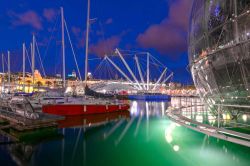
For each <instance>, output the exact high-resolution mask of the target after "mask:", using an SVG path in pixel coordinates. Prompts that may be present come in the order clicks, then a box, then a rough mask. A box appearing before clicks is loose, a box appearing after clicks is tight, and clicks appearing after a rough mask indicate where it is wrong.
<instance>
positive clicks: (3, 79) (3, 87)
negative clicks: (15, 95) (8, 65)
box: [2, 54, 5, 92]
mask: <svg viewBox="0 0 250 166" xmlns="http://www.w3.org/2000/svg"><path fill="white" fill-rule="evenodd" d="M2 69H3V78H2V92H4V89H5V86H4V82H5V73H4V72H5V71H4V54H2Z"/></svg>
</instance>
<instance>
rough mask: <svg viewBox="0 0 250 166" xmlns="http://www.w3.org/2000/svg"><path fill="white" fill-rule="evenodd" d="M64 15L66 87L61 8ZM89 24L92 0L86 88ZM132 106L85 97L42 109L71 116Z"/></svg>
mask: <svg viewBox="0 0 250 166" xmlns="http://www.w3.org/2000/svg"><path fill="white" fill-rule="evenodd" d="M61 17H62V53H63V66H64V67H63V80H64V84H63V85H64V87H65V50H64V28H63V26H64V14H63V8H61ZM89 25H90V0H88V13H87V32H86V33H87V34H86V48H85V85H84V86H85V88H86V87H87V79H88V42H89ZM129 108H130V105H129V104H126V103H121V102H114V101H111V100H103V99H94V98H89V97H86V96H85V97H84V98H81V99H78V100H75V101H72V102H64V103H53V104H47V105H43V107H42V111H43V112H44V113H49V114H55V115H63V116H71V115H89V114H101V113H111V112H118V111H127V110H128V109H129Z"/></svg>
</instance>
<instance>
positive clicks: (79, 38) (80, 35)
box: [71, 26, 86, 48]
mask: <svg viewBox="0 0 250 166" xmlns="http://www.w3.org/2000/svg"><path fill="white" fill-rule="evenodd" d="M71 31H72V33H73V34H74V36H75V38H76V42H77V43H76V46H77V48H84V47H85V36H86V31H83V30H82V29H81V28H79V27H76V26H73V27H71Z"/></svg>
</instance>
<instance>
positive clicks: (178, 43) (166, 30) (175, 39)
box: [137, 0, 193, 54]
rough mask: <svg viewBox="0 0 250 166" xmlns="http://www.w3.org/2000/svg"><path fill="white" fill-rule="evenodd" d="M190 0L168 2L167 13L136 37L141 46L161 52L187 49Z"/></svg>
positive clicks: (166, 52) (171, 52)
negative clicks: (157, 22) (163, 17)
mask: <svg viewBox="0 0 250 166" xmlns="http://www.w3.org/2000/svg"><path fill="white" fill-rule="evenodd" d="M192 2H193V1H192V0H177V1H171V2H170V9H169V15H168V16H167V17H166V18H165V19H164V20H162V21H161V23H159V24H155V25H151V26H150V27H148V28H147V29H146V31H145V32H143V33H141V34H139V35H138V37H137V42H138V43H139V45H140V46H142V47H143V48H154V49H156V50H157V51H159V52H160V53H161V54H177V53H183V52H186V51H187V31H188V22H189V14H190V11H191V6H192Z"/></svg>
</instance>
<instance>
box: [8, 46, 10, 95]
mask: <svg viewBox="0 0 250 166" xmlns="http://www.w3.org/2000/svg"><path fill="white" fill-rule="evenodd" d="M8 93H10V51H8Z"/></svg>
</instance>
